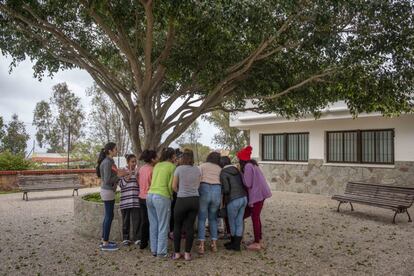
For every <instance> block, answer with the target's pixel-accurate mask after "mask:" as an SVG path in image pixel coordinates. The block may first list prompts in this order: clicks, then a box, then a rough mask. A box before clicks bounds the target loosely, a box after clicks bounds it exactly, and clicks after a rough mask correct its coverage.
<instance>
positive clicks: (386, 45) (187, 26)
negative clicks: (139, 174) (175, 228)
mask: <svg viewBox="0 0 414 276" xmlns="http://www.w3.org/2000/svg"><path fill="white" fill-rule="evenodd" d="M413 17H414V8H413V2H412V0H383V1H377V0H370V1H366V0H341V1H338V0H315V1H310V0H297V1H295V0H293V1H292V0H264V1H252V0H241V1H240V0H238V1H231V0H221V1H199V0H182V1H170V0H168V1H166V0H164V1H161V0H140V1H138V0H137V1H126V0H112V1H98V0H78V1H63V0H60V1H59V0H54V1H51V0H45V1H28V0H26V1H25V0H0V49H2V52H3V53H4V54H8V55H11V56H12V57H13V58H14V61H13V63H12V65H16V64H17V63H18V62H19V61H22V60H24V59H25V58H26V57H29V58H31V59H32V60H33V61H34V62H35V65H34V73H35V75H36V76H37V77H39V78H42V76H43V75H44V73H45V72H48V73H49V74H53V73H55V72H57V71H58V70H66V69H70V68H75V67H77V68H82V69H84V70H86V71H87V72H88V73H89V74H90V75H91V76H92V78H93V79H94V80H95V81H96V83H97V84H98V85H99V86H100V88H101V89H102V90H103V91H105V92H106V93H107V95H108V96H109V97H110V98H111V99H112V101H114V103H115V104H116V105H117V107H118V109H119V110H120V112H121V113H122V115H123V118H124V122H125V123H126V127H127V129H128V131H129V133H130V136H131V140H132V141H133V146H134V149H135V151H136V152H140V151H141V150H142V149H143V148H158V149H160V148H163V147H165V146H167V145H169V144H170V143H171V142H172V141H174V140H175V139H176V138H177V137H179V136H180V135H181V133H182V132H183V131H184V130H185V129H187V127H189V126H190V125H191V124H192V122H193V121H195V120H196V119H197V118H198V117H199V116H200V115H202V114H205V113H208V112H211V111H214V110H218V109H222V110H226V111H229V110H255V111H260V112H263V111H272V112H276V113H278V114H282V115H287V116H300V115H303V114H305V113H317V112H318V110H320V109H321V108H322V107H324V106H326V105H327V104H328V103H329V102H334V101H337V100H345V101H346V102H347V104H348V106H349V108H350V110H351V112H353V113H354V114H358V113H359V112H362V111H368V112H372V111H380V112H383V113H384V114H398V113H400V112H403V111H408V110H411V108H412V107H411V106H410V101H411V100H412V97H413V96H412V93H413V83H414V82H413V70H414V66H413V61H414V55H413V45H414V36H413V35H412V34H413V32H414V26H413V24H414V23H413ZM246 98H249V99H252V100H253V103H254V105H253V106H245V101H244V100H245V99H246ZM177 102H179V103H180V105H177ZM141 128H142V129H143V132H144V139H143V140H142V142H141V140H140V139H139V131H140V129H141ZM162 138H163V139H162Z"/></svg>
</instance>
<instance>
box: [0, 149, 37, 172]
mask: <svg viewBox="0 0 414 276" xmlns="http://www.w3.org/2000/svg"><path fill="white" fill-rule="evenodd" d="M31 164H32V162H30V161H29V160H26V159H25V158H24V156H23V155H20V154H19V155H14V154H12V153H11V152H9V151H4V152H1V153H0V171H20V170H27V169H29V168H30V166H31Z"/></svg>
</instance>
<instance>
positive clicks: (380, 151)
mask: <svg viewBox="0 0 414 276" xmlns="http://www.w3.org/2000/svg"><path fill="white" fill-rule="evenodd" d="M326 148H327V161H328V162H334V163H368V164H394V130H393V129H381V130H351V131H329V132H327V146H326Z"/></svg>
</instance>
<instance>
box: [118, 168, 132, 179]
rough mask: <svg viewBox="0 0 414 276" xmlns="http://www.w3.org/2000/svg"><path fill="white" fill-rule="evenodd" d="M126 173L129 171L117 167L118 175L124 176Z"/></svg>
mask: <svg viewBox="0 0 414 276" xmlns="http://www.w3.org/2000/svg"><path fill="white" fill-rule="evenodd" d="M127 175H129V172H128V171H126V170H121V169H118V176H119V177H124V176H127Z"/></svg>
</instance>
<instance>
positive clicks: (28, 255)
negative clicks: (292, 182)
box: [0, 189, 414, 275]
mask: <svg viewBox="0 0 414 276" xmlns="http://www.w3.org/2000/svg"><path fill="white" fill-rule="evenodd" d="M94 190H96V189H84V190H82V191H81V194H84V193H86V192H91V191H94ZM70 195H71V191H69V190H66V191H55V192H41V193H31V194H29V199H30V200H29V201H28V202H24V201H22V200H21V194H20V193H17V194H6V195H0V275H119V274H123V275H144V274H145V275H167V274H172V273H179V274H180V275H269V274H270V275H367V274H368V275H413V273H414V271H413V270H414V253H413V249H414V225H413V223H408V222H407V217H406V215H404V214H402V215H399V216H398V217H397V222H398V223H397V224H396V225H393V224H392V223H391V220H392V215H393V214H392V212H391V211H388V210H383V209H378V208H373V207H368V206H367V207H365V206H362V205H356V204H355V209H356V210H355V212H352V213H351V212H350V211H349V206H343V209H344V211H343V212H341V213H337V212H336V206H337V205H336V202H334V201H332V200H331V199H330V198H329V197H325V196H320V195H310V194H296V193H287V192H274V193H273V197H272V199H270V200H268V201H266V203H265V208H264V214H263V217H262V223H263V227H264V231H263V232H264V238H265V241H266V249H265V250H263V251H262V252H249V251H246V250H244V251H242V252H241V253H239V252H227V251H226V250H225V249H224V247H223V246H222V243H223V242H224V241H220V243H219V252H217V253H211V252H208V251H207V252H206V254H205V256H204V257H197V256H196V253H194V254H193V255H194V260H193V261H192V262H184V261H172V260H169V259H159V258H154V257H152V256H151V254H150V252H149V251H147V250H144V251H142V250H139V249H136V248H135V247H123V248H121V249H120V250H119V251H117V252H100V251H99V249H98V242H99V238H98V237H97V239H96V240H88V239H85V238H82V237H79V236H77V235H76V234H74V229H73V227H74V226H73V198H72V197H71V196H70ZM410 211H411V214H412V215H413V216H414V208H411V210H410ZM251 229H252V228H251V223H250V221H248V222H247V223H246V233H245V239H246V240H249V239H251V235H252V233H251V232H252V231H251ZM170 246H171V245H170Z"/></svg>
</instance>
